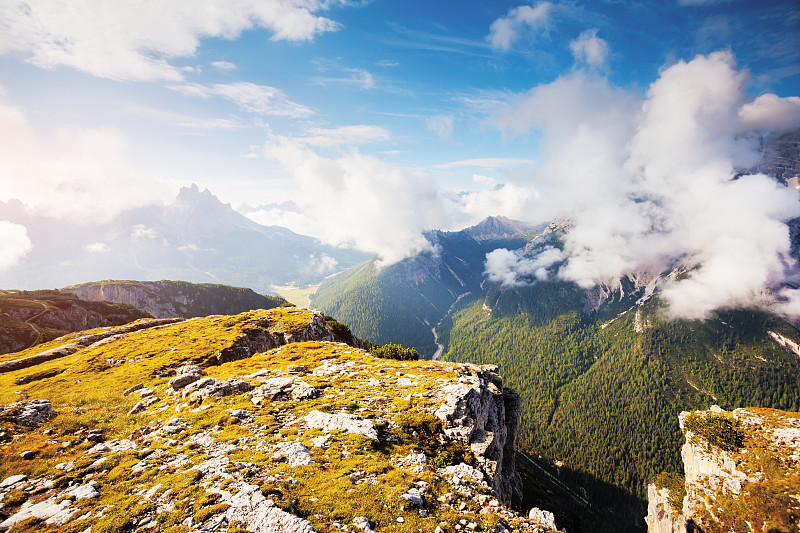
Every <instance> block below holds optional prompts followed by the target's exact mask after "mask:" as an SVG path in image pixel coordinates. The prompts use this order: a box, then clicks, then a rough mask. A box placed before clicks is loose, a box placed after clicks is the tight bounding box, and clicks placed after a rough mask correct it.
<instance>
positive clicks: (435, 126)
mask: <svg viewBox="0 0 800 533" xmlns="http://www.w3.org/2000/svg"><path fill="white" fill-rule="evenodd" d="M425 127H426V128H427V129H428V131H432V132H433V133H435V134H436V135H438V136H439V138H440V139H450V138H452V137H453V115H436V116H433V117H427V118H426V119H425Z"/></svg>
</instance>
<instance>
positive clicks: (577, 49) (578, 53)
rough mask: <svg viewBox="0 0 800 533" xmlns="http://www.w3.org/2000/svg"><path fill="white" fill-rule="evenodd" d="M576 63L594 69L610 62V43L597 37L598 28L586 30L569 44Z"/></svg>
mask: <svg viewBox="0 0 800 533" xmlns="http://www.w3.org/2000/svg"><path fill="white" fill-rule="evenodd" d="M569 48H570V50H572V55H573V56H575V61H577V62H579V63H585V64H587V65H589V66H592V67H602V66H603V65H605V64H606V62H607V61H608V53H609V49H608V43H607V42H606V41H605V40H604V39H602V38H600V37H598V36H597V28H594V29H591V30H586V31H585V32H583V33H581V34H580V35H579V36H578V38H577V39H575V40H574V41H572V42H571V43H569Z"/></svg>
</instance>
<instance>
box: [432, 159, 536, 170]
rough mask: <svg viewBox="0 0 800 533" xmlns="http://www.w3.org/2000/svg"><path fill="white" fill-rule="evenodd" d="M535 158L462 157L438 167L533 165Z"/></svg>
mask: <svg viewBox="0 0 800 533" xmlns="http://www.w3.org/2000/svg"><path fill="white" fill-rule="evenodd" d="M533 163H534V161H533V159H512V158H503V157H482V158H477V159H462V160H461V161H448V162H447V163H442V164H440V165H436V168H441V169H448V168H460V167H482V168H505V167H514V166H520V165H531V164H533Z"/></svg>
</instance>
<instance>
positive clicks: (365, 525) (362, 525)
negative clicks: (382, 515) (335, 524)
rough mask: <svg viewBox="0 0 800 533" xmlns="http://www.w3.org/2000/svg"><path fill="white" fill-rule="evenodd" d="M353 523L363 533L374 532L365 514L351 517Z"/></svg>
mask: <svg viewBox="0 0 800 533" xmlns="http://www.w3.org/2000/svg"><path fill="white" fill-rule="evenodd" d="M353 525H354V526H356V527H357V528H358V529H360V530H361V531H363V532H364V533H375V530H374V529H372V528H371V527H370V525H369V520H367V517H366V516H357V517H355V518H353Z"/></svg>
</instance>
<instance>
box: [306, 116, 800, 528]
mask: <svg viewBox="0 0 800 533" xmlns="http://www.w3.org/2000/svg"><path fill="white" fill-rule="evenodd" d="M799 140H800V139H799V138H798V136H797V134H796V132H795V133H792V134H786V135H782V136H779V137H776V138H774V139H768V140H767V141H765V143H764V148H763V159H762V163H761V168H762V170H765V171H768V172H770V173H771V175H773V176H774V177H775V178H776V179H777V180H778V181H780V182H783V183H785V184H788V185H790V186H792V185H795V184H796V183H797V167H798V162H800V142H798V141H799ZM500 223H503V224H512V225H513V224H514V223H513V222H510V221H500V220H498V219H491V220H489V221H487V222H486V223H484V224H483V225H481V226H483V227H486V226H494V225H495V224H500ZM789 226H790V228H791V229H792V238H793V243H794V244H795V246H794V252H795V255H797V235H798V233H797V231H796V228H797V226H798V224H797V221H796V220H795V221H790V223H789ZM569 227H570V222H569V221H568V220H555V221H553V222H552V223H551V224H550V225H548V226H547V227H546V228H544V229H542V228H532V229H529V230H528V232H527V233H525V232H520V233H518V234H511V235H509V234H507V233H506V232H503V231H500V232H493V231H486V230H484V231H483V232H482V231H481V230H480V229H475V230H473V229H470V230H465V231H463V232H458V233H456V234H446V235H445V234H437V233H432V234H430V236H429V240H431V242H432V243H434V246H435V250H436V252H435V253H423V254H420V255H418V256H415V257H412V258H408V259H405V260H403V261H401V262H400V263H398V264H396V265H393V266H392V267H388V268H385V269H383V270H380V269H377V268H376V267H375V266H374V264H373V263H366V264H363V265H359V266H357V267H353V268H351V269H350V270H348V271H346V272H343V273H341V274H337V275H336V276H333V277H331V278H330V279H328V280H326V281H325V282H324V283H323V284H322V285H321V286H320V288H319V290H318V292H317V294H316V296H314V298H313V300H312V303H313V304H314V305H315V306H316V307H318V308H319V309H320V310H322V311H323V312H325V313H327V314H330V315H332V316H334V317H335V318H337V319H338V320H341V321H343V322H345V323H347V324H348V325H350V326H351V328H352V329H353V332H354V333H355V334H356V335H359V336H361V337H363V338H365V339H367V340H371V341H373V342H375V341H378V342H382V343H386V342H394V343H401V344H405V345H410V346H414V347H416V348H417V349H418V350H419V351H420V352H421V353H425V354H426V355H428V356H434V357H437V358H438V357H439V356H441V358H442V359H444V360H451V361H458V362H471V363H476V364H495V365H498V367H499V373H500V374H501V375H502V376H503V378H504V379H505V380H506V382H507V383H509V384H510V385H511V386H512V387H514V388H515V390H518V391H519V392H520V396H521V399H522V408H521V410H522V413H521V418H520V427H519V431H518V445H519V447H520V449H521V450H523V451H525V452H527V453H529V454H530V455H531V456H533V457H540V458H541V459H542V460H544V462H545V463H549V464H550V465H551V466H552V465H555V466H556V469H557V471H558V473H557V474H555V475H556V476H557V477H558V478H559V479H560V481H562V482H565V483H567V484H568V485H569V486H570V487H571V489H572V490H573V492H574V493H577V494H582V495H583V496H584V497H585V498H587V499H588V500H589V501H590V502H591V503H592V504H593V505H597V506H599V508H602V509H604V510H605V511H607V512H608V513H609V515H608V519H607V520H605V522H607V526H603V527H607V528H608V529H605V530H608V531H615V530H616V531H619V530H626V531H643V530H644V529H645V524H644V521H643V519H642V517H643V516H644V514H645V502H644V499H643V498H644V495H645V487H646V484H647V482H649V481H650V480H652V479H653V478H654V477H655V476H656V475H658V474H659V473H661V472H663V471H668V472H679V471H680V470H681V469H682V463H681V459H680V454H679V453H678V450H679V448H680V441H681V439H682V433H681V431H680V428H679V426H678V414H679V413H680V412H681V411H684V410H689V409H707V408H709V407H710V406H711V405H712V404H718V405H720V406H722V407H723V408H726V409H732V408H737V407H745V406H750V407H762V408H779V409H786V410H790V411H797V410H799V409H800V331H798V330H797V329H796V328H795V327H794V326H793V325H792V324H789V323H787V322H786V321H785V320H783V319H782V318H781V317H778V316H776V315H774V314H771V313H769V312H767V311H764V310H760V309H757V308H748V309H743V308H739V309H726V310H718V311H716V312H715V313H714V314H713V315H712V316H711V317H709V318H708V319H707V320H669V319H667V318H665V314H664V313H663V312H662V311H663V308H664V306H665V304H664V302H662V301H661V299H660V297H659V291H658V287H659V285H660V283H661V282H662V281H663V280H664V279H665V278H668V277H676V276H682V275H686V272H685V271H684V269H681V268H680V267H676V268H674V269H672V270H668V271H666V272H661V273H658V272H656V273H646V272H630V273H628V274H627V275H624V276H621V277H620V278H619V279H616V280H613V281H611V282H608V283H606V284H602V285H597V286H595V287H593V288H591V289H583V288H581V287H579V286H578V285H576V284H574V283H571V282H566V281H561V280H558V279H554V278H553V277H551V278H550V279H547V280H541V279H537V278H536V277H535V276H534V275H533V274H531V275H530V277H529V278H528V279H523V280H522V282H521V283H516V284H510V285H503V284H502V283H500V282H495V281H491V280H490V279H489V276H488V275H487V273H486V271H485V269H486V267H487V263H486V259H487V258H486V254H487V253H488V252H490V251H492V250H495V249H497V248H506V249H507V250H509V251H512V252H516V253H518V254H519V256H520V257H523V258H528V259H533V258H535V257H536V256H537V255H538V254H539V252H541V251H542V250H545V249H562V248H563V241H564V235H565V232H566V231H568V230H569ZM531 230H533V231H531ZM472 231H478V232H479V233H485V234H486V235H487V236H489V237H488V238H486V239H484V240H475V239H472V242H469V241H470V239H469V237H468V234H469V233H470V232H472ZM495 237H497V238H495ZM504 241H505V242H504ZM467 243H468V244H467ZM557 265H558V263H556V267H557ZM610 487H615V488H616V489H618V490H611V489H610ZM567 507H568V508H567V509H563V510H561V511H562V512H563V513H567V514H569V513H577V514H578V515H580V514H581V513H583V511H581V510H580V509H578V508H577V507H575V506H572V508H571V509H570V508H569V507H570V506H569V505H568V506H567ZM590 520H591V517H588V516H587V515H584V516H576V517H575V521H576V522H577V523H584V524H586V523H587V521H590ZM597 530H598V531H600V530H604V529H603V528H600V529H597Z"/></svg>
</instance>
